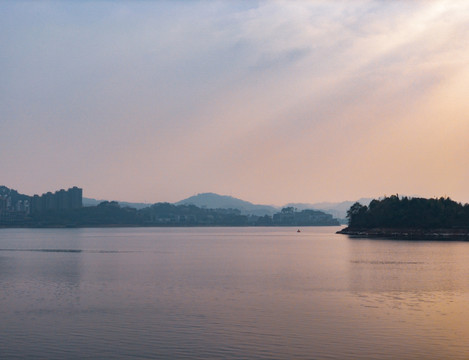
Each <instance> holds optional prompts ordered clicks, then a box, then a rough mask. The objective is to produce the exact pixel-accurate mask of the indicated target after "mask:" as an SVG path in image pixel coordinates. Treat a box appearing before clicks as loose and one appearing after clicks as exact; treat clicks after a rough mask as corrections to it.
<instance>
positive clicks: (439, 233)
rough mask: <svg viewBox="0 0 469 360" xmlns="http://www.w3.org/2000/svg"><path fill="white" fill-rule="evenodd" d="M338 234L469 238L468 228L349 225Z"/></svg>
mask: <svg viewBox="0 0 469 360" xmlns="http://www.w3.org/2000/svg"><path fill="white" fill-rule="evenodd" d="M336 234H342V235H349V236H351V237H356V238H389V239H405V240H407V239H411V240H469V228H467V229H441V228H435V229H432V228H430V229H395V228H371V229H365V228H357V229H350V228H348V227H346V228H344V229H342V230H339V231H337V232H336Z"/></svg>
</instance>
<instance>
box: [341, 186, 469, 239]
mask: <svg viewBox="0 0 469 360" xmlns="http://www.w3.org/2000/svg"><path fill="white" fill-rule="evenodd" d="M347 219H348V222H349V224H348V226H347V227H346V228H344V229H342V230H340V231H338V232H337V233H339V234H346V235H350V236H355V237H380V238H383V237H384V238H400V239H430V240H432V239H434V240H452V239H454V240H469V204H465V205H463V204H461V203H458V202H456V201H453V200H451V199H450V198H449V197H440V198H432V199H426V198H418V197H407V196H404V197H399V195H398V194H396V195H392V196H389V197H388V196H385V197H384V198H382V199H380V200H372V201H371V202H370V204H369V205H368V206H365V205H362V204H360V203H358V202H357V203H355V204H353V205H352V206H351V207H350V209H349V210H348V212H347Z"/></svg>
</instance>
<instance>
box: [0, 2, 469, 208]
mask: <svg viewBox="0 0 469 360" xmlns="http://www.w3.org/2000/svg"><path fill="white" fill-rule="evenodd" d="M0 6H1V10H3V11H2V14H3V15H2V20H5V21H2V22H0V23H1V25H0V30H1V31H0V33H1V34H2V35H0V46H1V48H2V49H3V51H2V52H3V55H1V56H0V76H1V78H2V79H3V81H2V84H1V85H0V111H1V112H2V114H4V116H2V119H1V120H0V121H1V126H2V131H1V132H0V144H1V145H0V149H1V150H2V151H0V164H1V165H2V168H3V169H5V170H4V173H6V174H8V175H7V176H6V177H5V181H7V182H8V183H10V185H14V186H15V187H17V188H24V189H25V191H29V192H41V191H46V190H52V189H53V188H54V187H64V186H65V187H66V186H68V185H69V183H71V184H70V185H72V184H74V183H77V184H78V185H81V186H83V187H85V189H86V190H87V191H88V192H89V194H90V195H94V196H96V197H100V198H103V197H109V198H120V199H127V200H136V201H137V200H148V201H160V200H167V201H176V200H179V199H181V198H183V197H185V196H186V195H190V194H193V193H197V192H200V191H216V192H220V193H232V194H236V195H239V196H242V197H244V198H246V199H248V200H251V201H258V202H269V203H282V202H288V201H303V202H304V201H321V200H341V199H345V198H347V199H353V198H359V197H361V196H370V195H371V196H376V195H378V196H379V195H382V194H383V193H385V192H386V193H393V192H399V193H409V194H415V193H418V192H419V191H422V192H423V194H422V195H434V194H435V195H439V193H438V192H439V191H440V192H446V191H447V190H448V189H449V190H451V192H452V194H454V196H456V197H458V198H460V199H461V200H463V199H464V200H466V199H467V200H469V193H467V191H466V190H465V187H464V186H463V184H462V183H463V182H462V181H461V182H457V181H454V180H452V179H454V178H462V179H467V176H468V174H467V173H463V172H462V171H461V170H460V169H459V168H458V165H457V164H462V163H465V161H466V160H464V159H463V155H462V154H464V152H465V151H466V150H467V145H466V141H464V139H463V138H462V136H461V134H462V133H464V132H463V131H465V130H467V121H466V120H465V118H464V114H465V113H467V110H468V109H467V105H465V104H466V101H465V97H464V95H463V94H467V86H466V85H465V84H466V83H467V82H465V81H466V80H467V78H468V65H467V64H468V63H469V62H468V61H467V60H468V58H467V57H468V55H467V54H469V51H468V50H469V49H468V45H467V41H466V39H467V38H468V35H469V33H468V32H469V25H467V24H469V23H468V21H467V20H468V18H469V5H467V4H466V2H463V1H451V2H449V1H430V2H420V1H415V2H383V1H354V2H340V1H334V2H330V1H314V2H307V1H288V2H285V1H260V2H255V3H253V2H249V3H245V2H221V1H220V2H218V1H213V2H212V1H210V2H205V1H202V2H165V1H163V2H156V3H153V2H137V3H134V2H102V3H94V2H93V3H88V2H84V3H78V2H67V3H56V2H47V3H23V2H19V3H13V2H11V3H10V2H6V3H2V4H1V5H0ZM435 149H439V150H435ZM13 159H14V160H13ZM438 169H443V170H444V171H443V170H442V171H441V173H440V175H439V176H437V177H436V176H435V174H436V173H437V172H438ZM28 172H32V173H34V174H35V177H34V179H31V178H30V177H29V176H25V173H28ZM388 172H390V173H391V172H392V174H391V175H387V176H384V177H383V176H381V175H382V174H384V173H388ZM442 174H444V175H442ZM437 178H438V179H439V180H438V181H436V180H435V179H437ZM64 182H66V184H64ZM51 187H52V189H51ZM449 190H448V191H449Z"/></svg>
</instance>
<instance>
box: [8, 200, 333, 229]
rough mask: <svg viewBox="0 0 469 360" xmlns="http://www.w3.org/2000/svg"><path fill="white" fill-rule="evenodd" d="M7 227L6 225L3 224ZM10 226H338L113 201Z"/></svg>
mask: <svg viewBox="0 0 469 360" xmlns="http://www.w3.org/2000/svg"><path fill="white" fill-rule="evenodd" d="M4 225H6V224H4ZM9 225H10V226H29V227H85V226H327V225H339V222H338V221H337V219H334V218H333V217H332V215H330V214H326V213H324V212H322V211H318V210H303V211H297V210H296V209H294V208H290V207H288V208H283V209H282V210H281V211H280V212H279V213H278V214H274V215H273V216H269V215H265V216H256V215H244V214H242V213H241V211H240V210H238V209H207V208H200V207H197V206H195V205H175V204H170V203H156V204H154V205H151V206H149V207H146V208H144V209H140V210H137V209H135V208H131V207H121V206H120V205H119V203H117V202H116V201H104V202H101V203H100V204H98V205H97V206H89V207H82V208H78V209H66V210H48V211H41V212H37V213H31V214H29V216H27V217H26V218H24V219H21V220H19V221H16V222H15V223H12V224H9Z"/></svg>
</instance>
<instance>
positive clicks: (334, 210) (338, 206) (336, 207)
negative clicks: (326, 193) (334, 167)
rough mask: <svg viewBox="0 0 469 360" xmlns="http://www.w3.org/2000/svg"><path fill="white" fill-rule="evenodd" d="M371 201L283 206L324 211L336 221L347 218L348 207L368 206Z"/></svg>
mask: <svg viewBox="0 0 469 360" xmlns="http://www.w3.org/2000/svg"><path fill="white" fill-rule="evenodd" d="M371 200H373V199H372V198H361V199H359V200H356V201H342V202H336V203H334V202H320V203H314V204H306V203H290V204H287V205H285V206H292V207H294V208H297V209H298V210H305V209H315V210H321V211H324V212H325V213H328V214H331V215H332V216H334V217H335V218H337V219H345V218H346V216H347V210H348V209H350V207H351V206H352V205H353V204H355V203H356V202H359V203H360V204H362V205H366V206H368V205H369V204H370V202H371Z"/></svg>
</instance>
